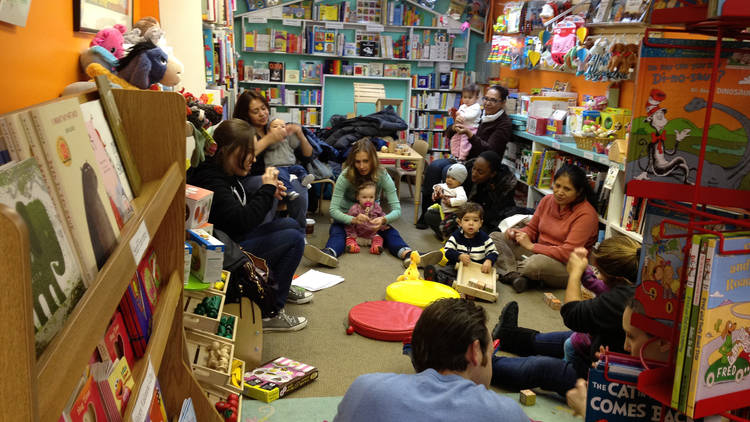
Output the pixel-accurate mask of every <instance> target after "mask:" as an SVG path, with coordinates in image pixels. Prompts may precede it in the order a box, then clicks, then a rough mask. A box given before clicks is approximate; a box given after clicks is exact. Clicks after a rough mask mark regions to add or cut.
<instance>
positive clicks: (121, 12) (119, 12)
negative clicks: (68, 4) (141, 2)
mask: <svg viewBox="0 0 750 422" xmlns="http://www.w3.org/2000/svg"><path fill="white" fill-rule="evenodd" d="M132 22H133V0H75V1H74V2H73V29H74V30H76V31H82V32H93V33H95V32H99V31H100V30H102V29H104V28H110V27H112V26H114V25H116V24H120V25H125V27H126V28H128V29H130V28H131V26H132Z"/></svg>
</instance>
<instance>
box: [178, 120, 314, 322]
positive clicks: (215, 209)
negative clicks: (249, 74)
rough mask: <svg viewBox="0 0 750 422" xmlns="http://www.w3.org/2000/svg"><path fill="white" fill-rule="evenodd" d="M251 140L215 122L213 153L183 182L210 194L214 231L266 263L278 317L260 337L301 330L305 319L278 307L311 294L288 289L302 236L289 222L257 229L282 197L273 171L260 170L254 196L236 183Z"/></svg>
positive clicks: (248, 162) (243, 131)
mask: <svg viewBox="0 0 750 422" xmlns="http://www.w3.org/2000/svg"><path fill="white" fill-rule="evenodd" d="M255 138H256V136H255V130H254V129H253V127H252V126H250V124H249V123H247V122H245V121H243V120H240V119H232V120H227V121H224V122H221V124H219V126H218V127H217V128H216V130H215V131H214V140H216V144H217V149H216V152H215V153H214V155H213V156H212V157H208V158H207V159H206V161H204V162H203V163H201V164H200V165H199V166H198V167H196V168H194V169H191V170H190V171H189V172H188V175H187V182H188V183H189V184H192V185H195V186H200V187H202V188H204V189H208V190H210V191H212V192H213V193H214V196H213V201H212V203H211V212H210V214H209V217H208V221H209V222H210V223H212V224H213V225H214V228H216V229H218V230H221V231H223V232H224V233H226V234H227V235H228V236H229V237H230V238H232V240H234V241H235V242H237V243H239V244H240V246H242V248H243V249H244V250H246V251H248V252H250V253H252V254H253V255H256V256H258V257H260V258H263V259H265V260H266V263H267V265H268V268H269V271H270V279H271V280H272V281H273V282H275V284H274V285H272V286H271V287H272V288H273V289H274V290H275V292H276V306H277V311H278V313H277V314H276V315H275V316H274V317H272V318H270V317H267V318H263V331H296V330H301V329H302V328H305V326H306V325H307V319H306V318H304V317H297V316H291V315H288V314H286V313H285V312H284V305H285V304H286V302H292V303H307V302H309V301H310V300H312V293H309V292H306V291H304V290H302V289H297V288H290V287H291V283H292V276H294V271H295V270H296V269H297V265H299V262H300V260H301V259H302V253H303V250H304V248H305V240H304V234H303V233H302V231H300V228H299V224H297V222H296V221H295V220H293V219H291V218H289V217H286V218H277V219H274V220H272V221H270V222H268V223H263V219H264V217H265V216H266V214H267V213H268V211H269V210H270V209H271V207H272V205H273V203H274V198H276V199H280V198H281V197H282V196H283V195H284V192H283V190H284V189H283V184H281V182H279V180H278V170H276V168H274V167H267V168H266V169H265V172H264V173H263V175H262V176H261V179H262V186H261V187H260V188H259V189H258V190H257V191H256V192H254V193H249V192H246V191H245V188H244V186H243V184H242V183H241V178H243V177H245V176H247V174H248V173H249V172H250V168H251V167H252V164H253V162H254V161H255V154H254V149H253V147H254V143H255Z"/></svg>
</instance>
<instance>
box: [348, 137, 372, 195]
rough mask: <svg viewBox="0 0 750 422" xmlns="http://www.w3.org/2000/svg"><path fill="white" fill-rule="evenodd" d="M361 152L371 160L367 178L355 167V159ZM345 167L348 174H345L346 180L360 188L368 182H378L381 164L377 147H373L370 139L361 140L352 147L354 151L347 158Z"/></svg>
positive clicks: (350, 151)
mask: <svg viewBox="0 0 750 422" xmlns="http://www.w3.org/2000/svg"><path fill="white" fill-rule="evenodd" d="M360 152H364V153H365V154H367V156H368V157H369V158H370V174H368V175H367V176H362V175H360V174H359V172H358V171H357V168H356V166H355V165H354V159H355V157H356V156H357V154H358V153H360ZM343 167H344V168H345V169H346V170H345V171H346V173H344V174H345V176H346V178H347V179H348V180H349V182H350V183H351V184H352V185H354V186H359V185H360V184H362V183H364V182H367V181H370V182H375V183H377V182H378V176H379V173H380V162H379V161H378V153H377V151H375V146H373V145H372V142H371V141H370V138H363V139H360V140H359V141H357V142H355V143H354V144H353V145H352V149H351V150H349V155H348V156H347V157H346V161H344V165H343Z"/></svg>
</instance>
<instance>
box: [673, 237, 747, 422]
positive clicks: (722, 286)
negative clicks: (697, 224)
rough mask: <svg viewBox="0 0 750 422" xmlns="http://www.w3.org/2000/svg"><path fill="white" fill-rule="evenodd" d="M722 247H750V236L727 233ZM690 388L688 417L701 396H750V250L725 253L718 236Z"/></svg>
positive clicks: (712, 244) (709, 256) (707, 273)
mask: <svg viewBox="0 0 750 422" xmlns="http://www.w3.org/2000/svg"><path fill="white" fill-rule="evenodd" d="M723 249H724V251H725V252H728V251H741V250H748V249H750V235H747V234H745V235H741V236H725V238H724V248H723ZM688 386H689V390H688V396H687V409H686V414H687V415H688V416H692V415H694V412H695V409H696V407H695V404H696V403H697V402H700V401H701V400H704V399H709V398H712V397H719V396H722V395H725V394H730V393H740V394H750V254H722V253H720V251H719V241H718V240H717V239H711V240H710V241H709V244H708V248H707V251H706V265H705V269H704V273H703V283H702V287H701V300H700V307H699V315H698V320H697V327H696V337H695V352H694V353H693V368H692V371H691V376H690V383H689V384H688ZM743 392H744V393H743ZM735 407H736V406H735Z"/></svg>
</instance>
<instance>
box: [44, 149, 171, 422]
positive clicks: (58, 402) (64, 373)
mask: <svg viewBox="0 0 750 422" xmlns="http://www.w3.org/2000/svg"><path fill="white" fill-rule="evenodd" d="M183 179H184V170H183V171H182V174H181V172H180V169H179V166H178V165H177V163H173V164H172V165H171V166H170V167H169V170H168V171H167V172H166V173H165V174H164V176H162V177H161V179H157V180H153V181H151V182H147V183H145V184H144V185H143V187H142V191H141V194H140V195H139V196H138V197H136V198H135V199H134V200H133V208H134V209H135V211H136V214H135V215H134V216H133V217H131V218H130V220H129V221H128V222H127V223H126V224H125V226H124V227H123V228H122V231H121V233H120V241H119V243H118V245H117V247H116V248H115V250H114V251H113V252H112V254H111V255H110V257H109V259H108V260H107V263H106V264H104V266H103V267H102V268H101V270H100V271H99V274H98V275H97V277H96V280H95V281H94V282H93V283H92V284H91V285H90V286H88V289H87V290H86V293H84V295H83V297H82V298H81V300H80V301H79V302H78V305H77V306H76V307H75V309H74V310H73V312H72V313H71V314H70V316H68V319H67V320H66V321H65V326H64V327H63V328H62V330H60V332H59V333H58V334H57V335H56V336H55V338H54V339H53V340H52V342H51V343H50V344H49V346H47V348H46V349H45V350H44V352H43V353H42V354H41V356H39V359H38V360H37V365H36V368H37V380H38V382H39V385H44V386H45V387H44V388H40V389H39V399H38V403H39V409H40V411H41V412H42V416H43V417H41V418H40V420H57V418H58V417H59V416H60V412H62V410H63V407H64V406H65V400H66V396H65V395H64V394H61V392H66V391H67V392H70V391H73V389H74V388H75V383H76V382H78V379H79V378H80V375H81V374H82V373H83V370H84V368H85V367H86V365H87V364H88V360H89V357H90V356H91V352H92V350H94V349H95V348H96V345H97V343H98V341H99V338H98V337H97V336H94V335H87V336H83V335H81V333H103V332H104V331H106V329H107V325H108V323H109V320H108V319H107V318H92V317H91V316H92V315H100V316H101V315H111V314H112V313H113V312H114V311H113V310H114V309H116V308H117V305H118V304H119V302H120V298H121V297H122V295H123V294H124V293H125V290H126V289H127V286H128V284H129V282H130V279H131V277H132V275H133V274H135V270H136V263H137V262H138V261H139V259H138V258H136V257H134V255H133V254H134V252H133V251H132V249H131V242H132V243H135V244H137V243H139V242H142V241H145V242H146V244H148V243H150V240H151V239H153V238H154V235H155V234H156V233H157V231H158V229H159V227H160V226H161V225H162V220H163V219H164V216H165V215H166V213H167V211H168V209H169V207H170V205H171V203H172V201H171V199H172V198H174V197H175V194H176V192H177V190H178V189H179V187H180V185H181V183H182V182H183ZM175 284H179V286H181V285H182V283H175ZM45 415H46V417H45Z"/></svg>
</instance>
